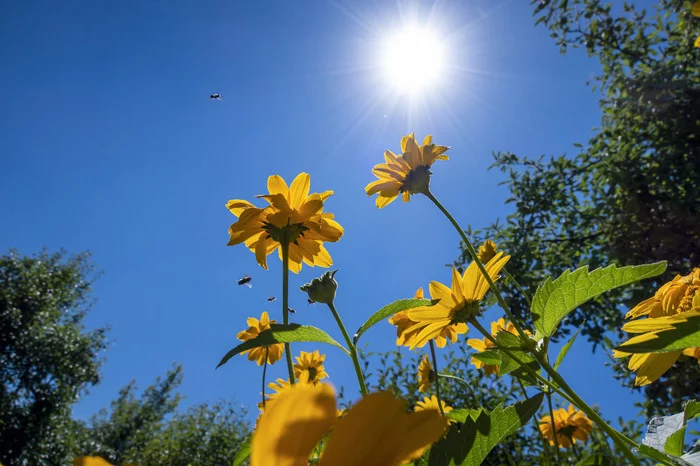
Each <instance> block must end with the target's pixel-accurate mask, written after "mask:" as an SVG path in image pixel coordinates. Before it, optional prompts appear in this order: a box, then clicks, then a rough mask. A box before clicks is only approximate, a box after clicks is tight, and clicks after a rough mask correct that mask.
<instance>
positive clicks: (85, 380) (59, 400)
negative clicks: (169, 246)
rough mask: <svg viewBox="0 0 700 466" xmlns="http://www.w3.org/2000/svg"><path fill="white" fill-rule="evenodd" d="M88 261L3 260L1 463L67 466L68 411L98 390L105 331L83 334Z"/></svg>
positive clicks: (61, 256)
mask: <svg viewBox="0 0 700 466" xmlns="http://www.w3.org/2000/svg"><path fill="white" fill-rule="evenodd" d="M94 278H95V274H94V268H93V265H92V263H91V262H90V256H89V254H78V255H75V256H68V255H67V254H66V253H64V252H57V253H53V254H51V253H48V252H47V251H42V252H40V253H38V254H36V255H34V256H31V257H29V256H21V255H20V254H19V253H18V252H16V251H13V250H11V251H9V252H8V253H7V254H5V255H3V256H0V462H1V463H2V464H4V465H5V466H12V465H35V464H46V465H51V464H57V465H59V464H67V463H68V462H69V461H70V453H71V446H72V442H73V439H72V438H71V435H70V433H69V432H68V435H67V430H68V429H67V426H69V425H70V408H71V405H72V404H73V403H75V402H76V401H77V399H78V397H79V395H80V394H81V393H82V392H83V391H84V390H85V389H86V388H88V387H90V386H92V385H94V384H96V383H98V381H99V368H100V358H99V354H100V352H102V351H103V350H104V349H105V346H106V337H105V329H104V328H98V329H96V330H92V331H87V330H86V329H85V327H84V325H83V319H84V317H85V315H86V314H87V312H88V311H89V310H90V305H91V304H92V300H91V298H90V288H91V285H92V283H93V280H94Z"/></svg>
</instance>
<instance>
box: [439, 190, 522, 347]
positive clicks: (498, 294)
mask: <svg viewBox="0 0 700 466" xmlns="http://www.w3.org/2000/svg"><path fill="white" fill-rule="evenodd" d="M425 195H426V196H427V197H428V199H430V200H431V201H433V204H435V206H437V208H438V209H440V211H441V212H442V213H443V214H444V215H445V217H447V220H449V221H450V223H452V226H454V227H455V229H456V230H457V232H458V233H459V236H460V237H461V238H462V241H464V245H465V246H466V248H467V251H469V255H470V256H472V260H473V261H474V262H475V263H476V266H477V267H478V268H479V271H480V272H481V274H482V275H483V276H484V279H485V280H486V282H487V283H488V284H489V287H490V289H491V290H492V291H493V294H494V296H496V300H497V301H498V304H499V305H500V306H501V308H503V311H504V312H505V313H506V315H507V316H508V319H510V321H511V322H513V325H514V326H515V329H516V330H517V331H518V336H519V337H520V340H521V341H522V342H523V343H525V342H528V341H529V339H528V338H527V336H526V335H525V333H524V332H523V330H522V328H520V325H519V324H518V322H517V320H515V317H514V316H513V313H511V312H510V309H509V308H508V305H507V304H506V302H505V301H504V299H503V296H501V292H500V291H499V289H498V287H496V285H494V283H493V280H492V279H491V276H490V275H489V274H488V273H487V272H486V269H485V268H484V264H482V263H481V261H480V260H479V256H478V254H477V253H476V250H475V249H474V246H472V243H471V241H469V238H467V235H465V234H464V230H463V229H462V227H460V226H459V223H457V220H455V218H454V217H453V216H452V215H451V214H450V213H449V212H448V211H447V209H445V207H444V206H443V205H442V204H441V203H440V201H438V200H437V198H436V197H435V196H434V195H433V193H431V192H430V191H427V192H426V193H425Z"/></svg>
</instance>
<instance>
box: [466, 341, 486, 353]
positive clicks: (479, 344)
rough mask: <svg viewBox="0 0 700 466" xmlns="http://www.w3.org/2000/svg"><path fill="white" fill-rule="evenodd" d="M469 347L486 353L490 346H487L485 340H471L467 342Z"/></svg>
mask: <svg viewBox="0 0 700 466" xmlns="http://www.w3.org/2000/svg"><path fill="white" fill-rule="evenodd" d="M467 345H469V346H471V347H472V348H474V349H475V350H477V351H478V352H479V353H481V352H482V351H486V349H487V348H489V347H488V346H486V343H485V342H484V340H481V339H479V338H470V339H469V340H467Z"/></svg>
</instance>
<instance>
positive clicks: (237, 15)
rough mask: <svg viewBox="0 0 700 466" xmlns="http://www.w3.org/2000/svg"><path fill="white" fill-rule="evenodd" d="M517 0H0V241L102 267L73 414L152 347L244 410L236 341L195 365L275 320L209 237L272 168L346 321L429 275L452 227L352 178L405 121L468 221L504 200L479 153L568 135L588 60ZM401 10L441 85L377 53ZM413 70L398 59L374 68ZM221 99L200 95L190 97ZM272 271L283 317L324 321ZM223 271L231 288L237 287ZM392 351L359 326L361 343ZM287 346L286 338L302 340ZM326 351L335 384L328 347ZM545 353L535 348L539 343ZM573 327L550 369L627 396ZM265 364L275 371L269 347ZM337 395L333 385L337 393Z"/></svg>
mask: <svg viewBox="0 0 700 466" xmlns="http://www.w3.org/2000/svg"><path fill="white" fill-rule="evenodd" d="M527 3H528V2H516V1H495V2H494V1H487V0H475V1H471V2H461V1H457V0H454V1H447V0H444V1H439V2H436V3H427V2H423V3H422V4H419V3H395V2H374V1H372V2H370V1H353V2H349V1H347V0H345V1H339V2H321V1H313V2H302V3H299V2H277V3H275V4H274V5H273V4H272V3H268V2H230V1H212V2H206V4H205V3H202V2H185V1H168V2H166V1H124V2H116V3H115V2H112V3H105V2H88V1H72V2H60V3H55V2H54V3H50V2H32V1H24V2H10V3H8V4H6V5H5V8H4V14H3V15H2V17H0V43H2V44H3V45H2V47H0V63H2V68H3V73H1V74H0V173H3V174H4V177H3V183H2V184H0V198H1V199H2V200H3V203H2V204H3V206H2V209H3V214H4V215H3V217H4V219H5V222H4V225H3V228H2V229H0V247H2V248H4V249H7V248H10V247H14V248H18V249H19V250H20V251H21V252H23V253H28V254H29V253H32V252H34V251H36V250H38V249H40V248H41V247H42V246H47V247H48V248H50V249H58V248H66V249H67V250H68V251H72V252H78V251H83V250H91V251H92V252H93V253H94V260H95V261H96V263H97V264H98V266H99V268H100V269H101V270H102V271H103V272H104V274H103V276H102V277H101V278H100V280H99V281H98V282H97V284H96V286H95V296H96V297H97V298H98V302H97V304H96V306H95V308H94V311H93V312H92V313H91V314H90V316H89V318H88V325H89V326H91V327H94V326H102V325H110V326H111V331H110V333H109V337H110V339H111V341H112V344H111V345H110V348H109V351H108V352H107V353H106V354H105V357H106V362H105V364H104V369H103V374H104V376H103V381H102V383H101V384H100V385H99V386H98V387H95V388H94V389H92V390H91V394H90V395H89V396H87V397H85V398H84V399H83V400H81V402H80V403H79V404H78V405H77V406H76V408H75V410H74V414H75V416H77V417H80V418H85V417H87V416H89V415H90V414H92V413H94V412H95V411H97V410H98V409H99V408H101V407H103V406H106V405H107V404H108V403H109V401H110V400H112V399H113V398H114V397H116V395H117V391H118V389H119V388H120V387H122V386H123V385H125V384H126V383H128V382H129V380H131V379H136V381H137V383H138V385H139V386H140V387H141V388H144V387H145V386H147V385H149V384H150V383H152V382H153V380H154V379H155V377H156V376H158V375H162V374H163V373H165V371H166V370H167V369H168V368H170V367H171V366H172V364H173V363H174V362H176V361H177V362H180V363H182V364H183V366H184V373H185V379H184V383H183V385H182V387H181V391H182V393H183V394H184V395H185V396H186V397H187V399H186V401H185V405H188V404H191V403H198V402H203V401H213V400H216V399H219V398H231V397H235V399H236V400H237V401H238V402H240V403H242V404H244V405H246V406H248V407H250V408H253V407H254V403H256V402H257V401H258V400H259V390H260V380H259V377H260V373H261V372H260V368H258V367H257V366H256V365H254V364H252V363H249V362H248V361H247V360H245V359H243V358H239V359H234V360H232V361H231V362H229V364H228V365H226V366H224V367H223V368H221V369H219V370H214V367H215V366H216V364H217V362H218V361H219V359H220V358H221V356H222V355H223V354H224V353H225V352H226V351H227V350H229V349H230V348H231V347H233V346H234V345H235V344H236V339H235V335H236V333H237V332H238V331H240V330H242V329H243V328H244V327H245V319H246V317H248V316H259V315H260V313H261V312H262V311H263V310H267V311H269V312H270V313H271V314H272V315H273V316H277V318H279V317H280V316H279V314H280V308H281V304H280V302H279V300H278V301H277V302H276V303H268V302H267V301H266V298H267V297H268V296H278V297H279V296H280V295H281V293H280V287H281V270H280V269H281V267H280V263H279V261H278V260H277V259H276V257H275V256H271V258H270V270H269V271H264V270H262V269H261V268H260V267H259V266H258V265H257V264H256V262H255V258H254V256H253V254H251V253H250V252H249V251H248V250H247V249H245V248H243V247H228V248H227V247H226V242H227V240H228V237H227V228H228V226H229V225H230V224H231V223H232V222H233V220H234V219H235V218H234V217H233V216H232V215H231V214H230V213H229V212H228V211H227V210H226V209H225V207H224V206H225V203H226V201H227V200H228V199H233V198H244V199H251V200H252V199H253V196H254V195H255V194H260V193H264V192H265V187H266V179H267V177H268V176H269V175H271V174H274V173H277V174H280V175H282V176H283V177H285V178H286V179H287V180H289V181H291V179H293V178H294V176H295V175H296V174H298V173H299V172H302V171H305V172H308V173H310V174H311V188H312V191H323V190H326V189H333V190H334V191H335V195H334V196H333V197H332V198H331V199H330V200H329V201H328V202H327V204H326V210H327V211H330V212H333V213H334V214H335V215H336V218H337V220H338V221H339V222H340V223H341V224H342V225H343V226H344V227H345V236H344V237H343V238H342V240H341V241H340V242H339V243H337V244H331V245H329V246H328V249H329V251H330V253H331V255H332V256H333V259H334V262H335V266H336V267H337V268H338V269H339V270H340V271H339V272H338V275H337V279H338V281H339V282H340V289H339V293H338V298H337V301H336V303H337V307H338V309H339V311H340V313H341V315H342V316H343V318H344V319H345V322H346V325H347V326H348V328H349V329H350V331H351V332H352V331H353V330H354V329H356V328H357V327H359V325H361V324H362V322H364V320H365V319H366V318H367V317H368V316H369V315H370V314H371V313H372V312H374V311H375V310H377V309H378V308H380V307H381V306H383V305H385V304H387V303H389V302H391V301H393V300H395V299H398V298H402V297H409V296H412V295H413V292H414V291H415V289H416V288H418V287H419V286H424V287H425V286H427V284H428V282H429V281H430V280H438V281H442V282H448V281H449V277H450V272H449V269H448V268H447V267H445V266H444V264H447V263H451V262H452V261H453V260H454V258H455V257H456V255H457V253H458V237H457V234H456V232H455V231H454V230H453V229H452V228H451V227H450V225H449V224H448V223H447V221H446V220H445V219H444V218H443V217H441V216H440V214H439V212H437V210H436V209H435V208H434V207H432V206H431V205H430V204H429V201H428V200H427V199H425V198H420V197H414V198H413V200H412V201H411V202H410V204H403V203H401V202H396V203H394V204H392V205H390V206H389V207H387V208H386V209H383V210H381V211H380V210H378V209H376V207H375V206H374V202H373V199H368V198H367V196H366V195H365V193H364V190H363V188H364V186H365V185H366V184H367V183H368V182H370V181H371V180H372V179H373V177H372V175H371V173H370V170H371V167H372V166H373V165H374V164H376V163H379V162H381V161H382V152H383V151H384V150H385V149H392V150H395V151H398V150H399V140H400V138H401V136H402V135H404V134H405V133H407V132H411V131H416V133H417V135H418V136H420V137H422V136H423V135H425V134H427V133H432V134H433V135H434V140H435V142H436V143H438V144H444V145H449V146H451V150H450V156H451V160H450V161H449V162H438V163H437V164H436V165H435V166H434V170H433V171H434V173H435V175H434V177H433V182H432V187H433V191H434V192H435V194H436V195H437V196H438V197H439V198H440V199H441V200H442V201H443V203H444V204H445V205H446V206H447V207H448V208H449V209H450V210H451V211H452V213H453V214H454V215H455V216H456V217H457V219H458V220H459V221H460V222H461V223H462V224H463V225H464V226H465V227H466V226H467V225H472V226H473V227H476V228H478V227H482V226H484V225H486V224H488V223H490V222H491V221H493V220H495V219H496V218H498V217H504V216H505V215H507V214H508V212H509V210H508V206H504V204H503V201H504V200H505V199H506V197H507V191H506V190H505V189H504V187H502V186H498V182H499V181H501V180H502V176H501V174H500V173H499V172H496V171H487V167H488V166H489V165H490V164H491V161H492V157H491V151H493V150H510V151H512V152H515V153H518V154H521V155H530V156H538V155H540V154H560V153H573V152H574V151H575V148H574V146H573V143H576V142H582V143H585V142H586V141H587V140H588V138H589V137H590V136H591V128H593V127H594V126H596V125H597V123H598V121H599V118H600V114H599V111H598V107H597V95H596V94H594V93H592V92H591V90H590V88H588V87H587V86H586V81H587V80H588V79H590V78H591V77H592V75H593V74H594V73H595V72H596V71H597V69H598V66H597V64H596V63H595V62H594V61H591V60H589V59H588V58H587V57H586V56H585V53H584V52H580V51H579V52H576V51H574V52H572V53H570V54H569V55H566V56H562V55H560V54H559V53H558V50H557V48H556V46H555V45H554V44H553V42H552V41H551V39H550V38H549V37H548V35H547V31H546V30H545V29H544V28H541V27H538V28H535V27H534V26H533V24H534V21H533V18H532V12H531V9H530V7H529V6H528V5H527ZM412 15H413V16H414V17H415V18H417V19H418V20H419V22H420V23H422V24H429V25H430V27H431V28H432V29H433V30H434V31H435V34H436V35H438V36H439V37H440V38H441V39H442V40H444V41H445V44H446V47H447V49H448V50H449V52H448V64H449V68H448V69H447V70H446V71H445V72H444V73H443V74H442V75H443V79H442V80H441V82H440V84H439V85H437V86H435V88H433V89H428V90H425V91H424V92H423V93H422V94H421V95H418V96H412V97H407V96H405V95H398V94H397V93H395V92H394V91H393V90H392V89H391V87H390V86H389V85H388V83H387V82H386V80H385V79H383V77H382V74H381V73H380V71H379V70H378V67H377V65H378V59H377V56H378V53H377V51H378V49H379V48H380V44H381V43H382V40H383V39H382V38H383V37H385V36H386V35H387V34H389V33H391V31H393V30H395V29H396V28H397V27H399V26H400V25H401V24H402V23H403V22H405V21H407V20H408V18H410V17H411V16H412ZM429 65H430V56H416V57H415V59H414V60H413V61H411V62H407V63H405V66H403V67H402V68H401V69H396V70H395V71H396V73H411V72H412V69H415V68H416V67H421V66H429ZM214 92H216V93H220V94H222V96H223V100H221V101H210V100H209V94H210V93H214ZM323 271H324V270H323V269H319V268H315V269H311V268H308V267H304V270H303V271H302V273H301V274H299V275H292V277H291V281H290V284H291V290H292V292H291V301H290V304H291V306H292V307H294V308H296V309H297V310H298V312H297V314H296V315H295V319H296V321H297V322H299V323H304V324H311V325H315V326H318V327H321V328H324V329H327V330H328V331H329V333H331V334H332V335H334V336H335V337H336V338H337V339H341V336H340V334H339V332H338V331H337V330H336V329H335V328H334V322H333V320H332V317H331V316H330V314H329V313H328V311H327V310H325V309H324V308H323V307H322V306H320V305H318V306H307V304H306V302H305V297H304V295H303V294H302V293H301V292H299V291H297V290H298V287H299V286H300V285H302V284H303V283H305V282H307V281H309V280H310V279H311V278H313V277H316V276H318V275H320V274H321V273H322V272H323ZM242 275H251V276H252V277H253V284H254V286H253V288H252V289H248V288H245V287H238V286H237V285H236V284H235V282H236V280H237V279H238V278H239V277H241V276H242ZM365 341H366V342H367V341H369V342H370V349H371V350H373V351H386V350H389V349H392V348H393V343H394V332H393V329H392V328H391V327H390V326H389V325H388V324H380V325H378V326H377V327H375V328H374V329H372V330H371V331H370V333H368V334H367V336H366V337H365ZM313 348H314V347H313V346H311V345H297V346H296V349H295V352H296V351H298V350H301V349H306V350H310V349H313ZM320 349H322V350H325V351H327V355H328V357H327V364H326V370H327V372H328V373H329V374H330V376H331V379H330V380H331V381H332V382H333V383H334V384H336V385H345V386H346V387H347V388H348V389H349V388H350V387H354V386H355V385H354V384H355V382H354V375H353V370H352V365H351V363H350V361H349V360H347V359H345V358H344V356H343V355H342V354H341V353H340V352H339V351H337V350H335V349H334V348H331V347H328V348H324V347H321V348H320ZM555 350H556V349H555ZM605 360H606V357H605V355H602V354H596V355H595V356H593V357H592V356H591V355H590V352H589V346H588V345H587V343H585V342H584V341H580V342H578V343H577V344H576V346H575V347H574V350H573V351H572V353H570V356H569V358H568V360H567V361H566V363H565V364H564V367H563V369H562V371H563V373H564V375H565V376H566V377H567V378H569V379H570V380H571V383H572V385H573V386H574V387H575V388H576V389H577V390H579V392H580V393H581V394H582V395H583V397H584V399H586V400H587V401H589V402H590V403H593V404H598V405H600V406H601V408H602V410H603V413H604V414H605V415H606V417H608V418H614V419H616V418H617V416H618V415H622V416H625V417H627V418H630V417H632V416H634V415H635V414H636V408H634V407H633V401H634V400H636V399H639V398H638V397H636V396H632V395H630V394H629V393H628V391H627V390H626V389H623V388H621V387H620V386H619V385H618V384H617V383H616V382H615V381H614V380H613V379H612V377H611V374H612V372H611V371H610V370H609V368H607V367H604V366H603V363H604V362H605ZM270 373H271V378H274V377H283V376H284V367H283V365H282V364H277V365H275V366H273V367H272V368H271V370H270ZM346 392H347V391H346Z"/></svg>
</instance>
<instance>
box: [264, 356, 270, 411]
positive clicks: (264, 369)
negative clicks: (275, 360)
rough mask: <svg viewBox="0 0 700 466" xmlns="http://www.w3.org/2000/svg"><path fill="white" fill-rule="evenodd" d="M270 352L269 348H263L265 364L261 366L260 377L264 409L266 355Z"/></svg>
mask: <svg viewBox="0 0 700 466" xmlns="http://www.w3.org/2000/svg"><path fill="white" fill-rule="evenodd" d="M269 352H270V347H269V346H266V347H265V364H263V376H262V407H263V410H264V409H265V375H266V374H267V355H268V353H269Z"/></svg>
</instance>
